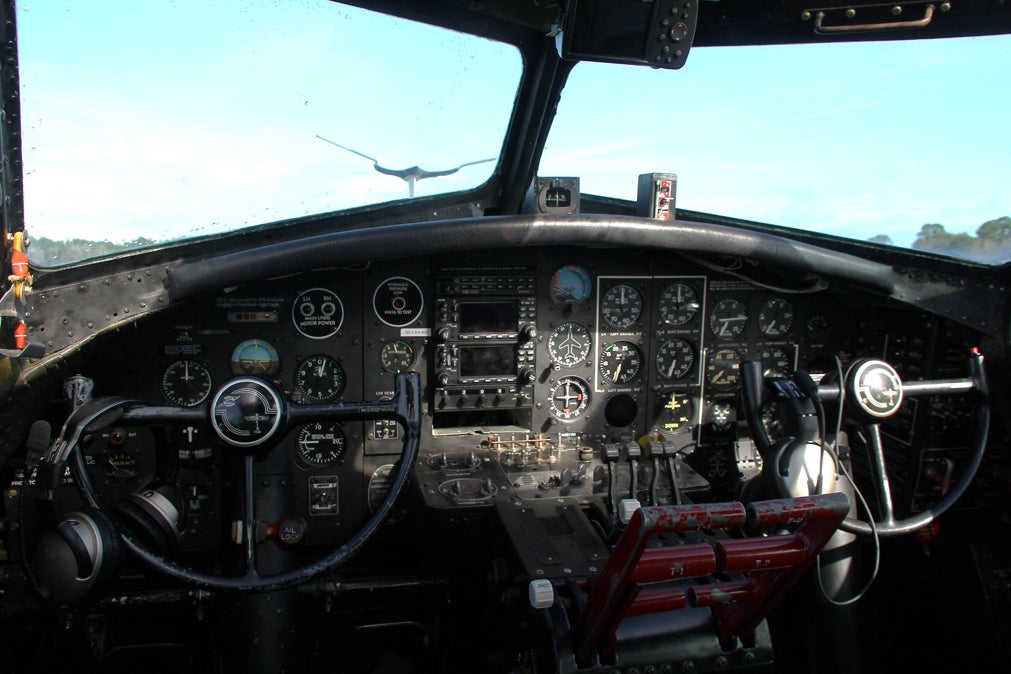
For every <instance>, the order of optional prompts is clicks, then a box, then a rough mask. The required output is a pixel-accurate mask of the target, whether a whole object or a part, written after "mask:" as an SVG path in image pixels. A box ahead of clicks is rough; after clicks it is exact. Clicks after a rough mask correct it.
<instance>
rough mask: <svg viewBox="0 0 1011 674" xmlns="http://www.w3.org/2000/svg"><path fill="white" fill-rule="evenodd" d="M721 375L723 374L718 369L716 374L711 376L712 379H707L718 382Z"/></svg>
mask: <svg viewBox="0 0 1011 674" xmlns="http://www.w3.org/2000/svg"><path fill="white" fill-rule="evenodd" d="M722 376H723V370H720V371H719V372H717V373H716V376H715V377H713V378H712V379H710V380H709V381H710V382H712V383H714V384H715V383H716V382H718V381H719V380H720V378H721V377H722Z"/></svg>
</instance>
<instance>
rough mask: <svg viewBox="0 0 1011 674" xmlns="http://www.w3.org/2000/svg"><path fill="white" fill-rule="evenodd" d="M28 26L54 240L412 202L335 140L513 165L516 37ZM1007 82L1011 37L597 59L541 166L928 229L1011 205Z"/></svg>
mask: <svg viewBox="0 0 1011 674" xmlns="http://www.w3.org/2000/svg"><path fill="white" fill-rule="evenodd" d="M127 8H129V10H130V12H129V13H128V12H127V11H126V10H127ZM222 24H223V26H224V28H222V27H220V26H221V25H222ZM19 30H20V33H21V50H22V56H21V59H22V72H21V77H22V91H23V119H24V137H25V153H24V155H25V166H26V174H27V175H26V187H25V191H26V209H27V213H26V220H27V224H28V227H29V231H30V233H32V234H34V235H36V236H47V237H51V238H67V237H71V236H74V237H77V236H89V237H92V238H95V239H111V240H127V239H131V238H134V237H136V236H140V235H144V236H154V237H156V238H176V237H181V236H186V235H189V234H191V233H210V232H213V231H219V230H222V229H229V228H235V227H241V226H244V225H252V224H257V223H259V222H269V221H272V220H277V219H282V218H287V217H293V216H298V215H304V214H307V213H313V212H323V211H328V210H334V209H339V208H346V207H350V206H354V205H361V204H365V203H374V202H379V201H386V200H391V199H398V198H403V197H404V196H406V189H407V188H406V184H405V183H403V182H402V181H400V180H398V179H396V178H391V177H387V176H381V175H379V174H377V173H375V172H374V171H373V170H372V168H371V166H370V162H368V161H367V160H365V159H362V158H360V157H357V156H355V155H353V154H351V153H347V152H344V151H343V150H340V149H339V148H336V147H334V146H332V145H328V144H326V143H324V142H322V141H320V140H318V139H317V138H316V137H315V136H316V134H319V135H322V136H325V137H327V138H330V139H332V140H334V141H336V142H339V143H342V144H345V145H348V146H350V147H354V148H356V149H358V150H360V151H362V152H365V153H367V154H369V155H371V156H374V157H376V158H377V159H379V160H380V161H381V163H383V164H384V165H387V166H390V167H394V168H402V167H407V166H411V165H414V164H418V165H420V166H422V167H423V168H428V169H443V168H448V167H452V166H456V165H458V164H460V163H463V162H466V161H473V160H476V159H483V158H485V157H490V156H495V155H497V154H498V151H499V147H500V144H501V141H502V137H503V134H504V132H505V128H506V124H507V123H508V113H509V109H510V106H511V103H512V100H513V97H514V95H515V91H516V84H517V82H518V77H519V72H520V68H521V63H520V59H519V56H518V54H517V53H516V52H515V50H513V49H512V48H511V47H508V46H504V45H497V44H493V43H490V42H487V41H484V40H478V39H476V38H471V37H469V36H456V37H453V38H452V39H447V38H446V36H445V35H443V34H442V33H441V32H440V31H437V30H435V29H432V28H429V27H417V28H413V29H410V30H405V28H404V26H403V24H401V23H400V22H396V21H393V20H391V19H389V18H386V17H378V16H374V15H369V14H367V13H363V12H361V11H359V10H354V9H350V8H345V7H342V6H340V5H334V4H331V3H325V2H324V3H318V2H315V1H313V0H301V1H294V2H282V3H278V2H273V1H268V0H247V1H244V2H225V1H224V0H206V1H201V2H187V1H184V0H157V1H154V0H138V1H136V2H131V3H129V4H126V3H124V4H122V5H119V6H117V12H116V13H112V12H109V11H108V5H106V4H104V3H98V2H83V3H80V4H78V3H52V2H43V1H41V0H36V1H35V2H27V3H22V4H21V5H20V9H19ZM391 35H392V36H396V38H397V39H396V40H390V39H389V38H390V36H391ZM1009 82H1011V39H1009V38H1007V37H998V38H978V39H970V40H958V41H935V40H931V41H926V40H921V41H915V42H907V43H887V44H886V43H882V44H874V45H869V44H858V45H849V44H847V45H818V46H817V47H815V48H812V47H791V46H788V47H775V48H768V47H766V48H748V49H696V50H693V51H692V52H691V54H690V56H689V59H688V63H687V65H686V67H685V68H684V69H682V70H679V71H655V70H651V69H649V68H631V67H623V66H610V65H605V64H590V63H585V64H580V65H579V66H577V68H576V69H575V70H574V72H573V75H572V77H571V79H570V83H569V86H568V87H567V88H566V90H565V92H563V98H562V102H561V105H560V107H559V116H558V118H557V120H556V122H555V125H554V128H553V130H552V134H551V137H550V138H549V141H548V145H547V149H546V153H545V159H544V161H543V163H542V165H541V169H540V171H539V172H540V174H541V175H566V176H570V175H575V176H579V177H580V178H581V180H582V186H583V190H584V191H586V192H591V193H598V194H607V195H610V196H617V197H623V198H634V197H635V186H636V181H637V176H638V174H639V173H645V172H649V171H672V172H675V173H677V174H678V176H679V182H678V205H679V206H680V207H682V208H689V209H695V210H703V211H712V212H716V213H722V214H726V215H735V216H740V217H746V218H752V219H757V220H762V221H767V222H773V223H776V224H782V225H786V226H793V227H801V228H812V229H819V230H822V231H827V232H829V233H835V234H841V235H845V236H852V237H855V238H868V237H870V236H873V235H875V234H883V233H887V234H890V235H892V236H893V239H895V241H896V243H898V244H901V245H908V244H909V243H911V241H912V238H913V236H914V235H915V233H916V232H917V231H918V230H919V228H920V226H921V225H922V224H924V223H926V222H940V223H942V224H944V225H945V226H946V227H947V228H948V229H949V231H973V230H974V229H975V228H976V227H977V226H978V225H979V224H981V223H982V222H983V221H985V220H988V219H991V218H995V217H999V216H1002V215H1011V203H1009V202H1011V190H1009V189H1008V188H1007V185H1008V183H1009V181H1008V177H1009V176H1008V173H1009V168H1008V167H1009V162H1008V157H1011V132H1009V131H1008V127H1007V123H1006V120H1007V119H1008V117H1009V114H1008V113H1009V110H1011V87H1009V86H1008V83H1009ZM491 167H492V165H491V164H483V165H479V166H474V167H469V168H466V169H463V170H461V171H460V172H459V173H458V174H456V175H454V176H451V177H448V178H439V179H433V180H429V181H423V182H420V183H418V194H419V195H423V194H429V193H435V192H440V191H451V190H456V189H463V188H466V187H470V186H473V185H476V184H479V183H480V182H482V181H483V180H485V179H486V178H487V176H488V174H489V172H490V170H491Z"/></svg>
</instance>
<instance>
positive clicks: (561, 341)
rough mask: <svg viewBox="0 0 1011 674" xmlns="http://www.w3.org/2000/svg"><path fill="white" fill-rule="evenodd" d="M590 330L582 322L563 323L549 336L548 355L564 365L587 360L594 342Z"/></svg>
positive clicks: (569, 365) (567, 365)
mask: <svg viewBox="0 0 1011 674" xmlns="http://www.w3.org/2000/svg"><path fill="white" fill-rule="evenodd" d="M592 341H593V340H592V338H591V337H590V331H589V330H588V329H587V328H586V326H584V325H582V324H580V323H562V324H561V325H559V326H558V327H557V328H555V329H554V330H552V331H551V334H550V335H549V336H548V355H550V356H551V360H552V361H553V362H554V363H555V364H557V365H561V366H563V367H572V366H574V365H577V364H579V363H581V362H583V361H585V360H586V357H587V356H588V355H590V344H591V343H592Z"/></svg>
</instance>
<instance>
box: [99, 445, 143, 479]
mask: <svg viewBox="0 0 1011 674" xmlns="http://www.w3.org/2000/svg"><path fill="white" fill-rule="evenodd" d="M102 460H103V462H104V463H105V474H106V476H107V477H108V478H109V479H111V480H132V479H134V478H135V477H137V476H138V475H140V461H139V460H138V459H137V455H136V454H134V453H132V452H128V451H126V450H123V449H116V450H112V451H110V452H107V453H106V454H105V456H103V457H102Z"/></svg>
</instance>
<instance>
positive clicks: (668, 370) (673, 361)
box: [667, 360, 678, 379]
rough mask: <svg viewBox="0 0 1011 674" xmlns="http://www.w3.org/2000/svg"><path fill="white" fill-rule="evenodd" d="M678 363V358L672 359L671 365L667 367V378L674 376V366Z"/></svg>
mask: <svg viewBox="0 0 1011 674" xmlns="http://www.w3.org/2000/svg"><path fill="white" fill-rule="evenodd" d="M677 364H678V362H677V360H672V361H671V364H670V367H669V368H667V378H668V379H670V378H672V377H673V376H674V366H676V365H677Z"/></svg>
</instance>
